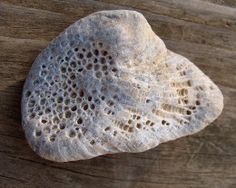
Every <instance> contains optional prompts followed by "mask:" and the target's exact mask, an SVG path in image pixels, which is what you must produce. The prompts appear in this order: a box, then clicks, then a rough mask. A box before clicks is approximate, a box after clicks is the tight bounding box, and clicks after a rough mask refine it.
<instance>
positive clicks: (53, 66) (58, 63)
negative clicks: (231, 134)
mask: <svg viewBox="0 0 236 188" xmlns="http://www.w3.org/2000/svg"><path fill="white" fill-rule="evenodd" d="M222 109H223V96H222V93H221V91H220V90H219V89H218V87H217V86H216V85H215V84H214V83H213V82H212V81H211V80H210V79H209V78H208V77H207V76H206V75H205V74H204V73H203V72H201V71H200V70H199V69H198V68H197V67H196V66H195V65H194V64H193V63H191V62H190V61H189V60H188V59H186V58H184V57H183V56H181V55H178V54H176V53H174V52H171V51H170V50H168V49H167V48H166V47H165V44H164V43H163V41H162V40H161V39H160V38H159V37H158V36H157V35H156V34H155V33H154V32H153V31H152V29H151V27H150V25H149V24H148V22H147V21H146V19H145V18H144V16H143V15H142V14H140V13H138V12H136V11H128V10H114V11H101V12H96V13H93V14H91V15H89V16H87V17H85V18H82V19H80V20H78V21H77V22H75V23H74V24H72V25H71V26H69V27H68V28H67V29H66V30H65V31H64V32H63V33H61V34H60V35H59V36H58V37H57V38H55V39H54V40H53V41H52V42H51V43H50V44H49V46H48V47H47V48H46V49H44V50H43V51H42V52H41V53H40V54H39V56H38V57H37V59H36V60H35V62H34V63H33V65H32V68H31V70H30V72H29V75H28V77H27V79H26V81H25V85H24V89H23V95H22V125H23V128H24V131H25V135H26V138H27V140H28V142H29V144H30V146H31V147H32V149H33V150H34V151H35V152H36V153H37V154H39V155H40V156H41V157H43V158H46V159H48V160H53V161H58V162H65V161H74V160H81V159H89V158H93V157H96V156H99V155H104V154H108V153H109V154H111V153H118V152H142V151H145V150H148V149H151V148H153V147H156V146H157V145H159V144H160V143H162V142H167V141H169V140H174V139H177V138H180V137H182V136H186V135H190V134H193V133H196V132H198V131H200V130H201V129H203V128H204V127H206V126H207V125H208V124H210V123H211V122H212V121H214V120H215V119H216V118H217V117H218V116H219V115H220V113H221V111H222Z"/></svg>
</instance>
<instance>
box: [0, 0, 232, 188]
mask: <svg viewBox="0 0 236 188" xmlns="http://www.w3.org/2000/svg"><path fill="white" fill-rule="evenodd" d="M104 9H135V10H138V11H140V12H142V13H143V14H144V15H145V17H146V18H147V20H148V21H149V23H150V24H151V26H152V28H153V30H154V31H155V32H156V33H157V34H158V35H159V36H160V37H161V38H162V39H163V40H164V41H165V43H166V45H167V47H168V48H169V49H171V50H173V51H175V52H178V53H180V54H182V55H184V56H186V57H188V58H189V59H191V60H192V61H193V62H194V63H195V64H196V65H197V66H199V67H200V68H201V69H202V70H203V71H204V72H205V73H206V74H207V75H208V76H210V78H211V79H212V80H214V81H215V83H216V84H217V85H218V86H219V87H220V88H221V90H222V92H223V94H224V97H225V101H224V102H225V107H224V111H223V113H222V115H221V116H220V117H219V118H218V119H217V120H216V121H215V122H214V123H212V125H211V126H209V127H208V128H206V129H204V130H203V131H201V132H199V133H198V134H195V135H193V136H189V137H184V138H181V139H178V140H176V141H172V142H168V143H165V144H161V145H160V146H158V147H156V148H155V149H152V150H150V151H147V152H144V153H139V154H126V153H123V154H117V155H108V156H101V157H98V158H94V159H91V160H87V161H77V162H69V163H54V162H50V161H46V160H44V159H41V158H40V157H38V156H37V155H36V154H35V153H34V152H33V151H32V150H31V149H30V147H29V146H28V144H27V142H26V140H25V137H24V133H23V130H22V127H21V120H20V98H21V90H22V85H23V83H24V80H25V77H26V75H27V72H28V71H29V69H30V67H31V64H32V62H33V61H34V59H35V58H36V56H37V54H39V53H40V51H41V50H42V49H43V48H45V47H46V46H47V44H48V42H49V41H50V40H52V39H53V38H54V37H56V36H57V35H58V34H59V33H60V32H62V31H63V29H64V28H66V27H67V26H69V25H70V24H71V23H73V22H74V21H76V20H77V19H79V18H81V17H84V16H86V15H88V14H89V13H92V12H94V11H98V10H104ZM216 100H217V99H216ZM235 121H236V1H235V0H209V1H208V2H207V1H203V0H202V1H200V0H186V1H185V0H158V1H151V0H150V1H146V0H118V1H115V0H102V1H95V0H89V1H79V0H68V1H66V0H54V1H48V0H22V1H20V0H0V187H79V188H80V187H82V188H83V187H86V188H87V187H88V188H90V187H109V188H113V187H115V188H127V187H128V188H131V187H132V188H133V187H135V188H136V187H137V188H144V187H145V188H146V187H147V188H149V187H150V188H235V187H236V125H235Z"/></svg>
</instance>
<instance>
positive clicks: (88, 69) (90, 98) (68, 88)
mask: <svg viewBox="0 0 236 188" xmlns="http://www.w3.org/2000/svg"><path fill="white" fill-rule="evenodd" d="M61 45H62V46H65V45H66V44H65V45H64V44H62V43H61ZM48 61H49V63H45V64H41V67H40V72H39V77H38V78H36V79H33V80H32V83H33V84H34V86H35V90H34V91H26V92H25V97H26V99H27V111H28V118H29V119H30V120H33V119H37V120H39V122H40V123H39V124H38V125H37V130H35V136H36V137H41V136H42V135H43V134H44V135H47V137H48V140H49V141H50V142H54V141H55V140H56V139H57V135H58V134H61V133H64V134H66V135H67V136H68V137H69V138H79V137H80V136H81V135H83V134H86V131H87V128H86V122H87V121H89V120H88V119H91V118H92V117H93V116H95V114H96V110H97V109H96V108H97V105H99V104H100V103H101V102H104V104H105V108H104V109H103V110H104V112H105V113H107V114H108V115H114V105H115V100H114V99H113V98H112V97H111V98H110V99H108V98H105V96H104V95H102V94H100V95H99V96H97V97H94V95H93V93H91V92H90V93H89V92H88V90H87V88H84V87H82V86H81V85H80V83H81V80H82V79H83V77H84V76H87V75H91V76H92V77H93V79H94V80H97V81H99V82H100V81H101V80H102V79H108V78H109V79H110V77H117V76H118V69H117V66H116V63H115V61H114V59H113V58H112V55H111V54H109V52H108V50H107V48H106V47H105V46H104V44H103V43H101V42H91V43H90V44H89V45H88V46H87V45H86V47H84V46H74V47H73V48H72V49H70V50H69V51H67V52H66V53H65V54H64V55H61V56H60V55H58V56H55V57H53V56H50V57H49V58H48ZM55 70H58V71H56V72H55ZM52 91H55V92H52ZM101 93H102V92H101ZM68 122H71V123H68ZM106 131H108V129H106ZM116 134H117V132H114V131H113V135H116ZM90 143H91V144H92V145H93V144H94V143H95V141H94V140H92V141H91V142H90Z"/></svg>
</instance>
